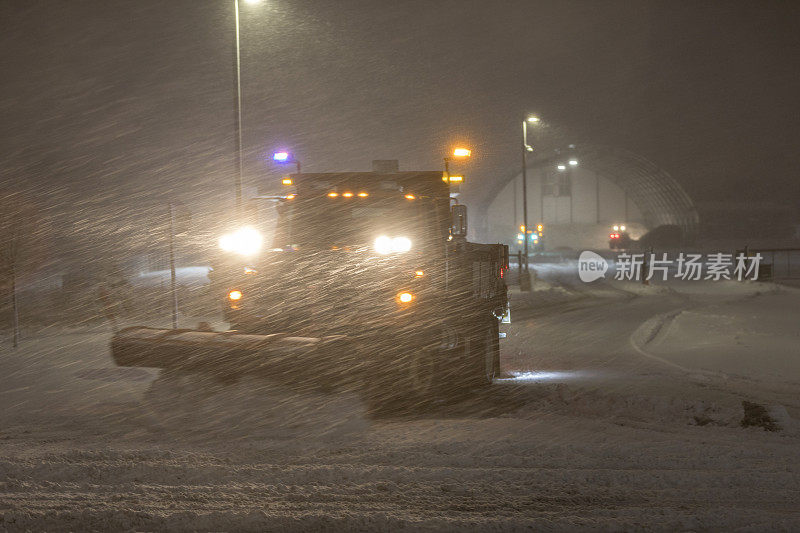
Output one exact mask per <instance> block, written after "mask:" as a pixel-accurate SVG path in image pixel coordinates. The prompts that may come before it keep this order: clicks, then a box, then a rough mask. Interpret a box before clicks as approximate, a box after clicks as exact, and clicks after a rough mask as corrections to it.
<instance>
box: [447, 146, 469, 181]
mask: <svg viewBox="0 0 800 533" xmlns="http://www.w3.org/2000/svg"><path fill="white" fill-rule="evenodd" d="M471 155H472V150H470V149H468V148H456V149H455V150H453V155H452V156H447V157H445V158H444V173H445V175H446V176H447V180H448V182H449V181H450V160H451V159H452V158H453V157H459V158H460V157H469V156H471Z"/></svg>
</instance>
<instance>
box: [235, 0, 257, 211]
mask: <svg viewBox="0 0 800 533" xmlns="http://www.w3.org/2000/svg"><path fill="white" fill-rule="evenodd" d="M245 1H246V2H247V3H248V4H257V3H258V2H259V1H260V0H245ZM233 12H234V20H235V29H236V46H235V52H236V53H235V56H234V64H233V68H234V76H235V78H236V90H235V91H234V96H233V105H234V127H235V128H236V137H235V141H236V176H235V178H234V179H235V182H234V183H235V188H236V216H237V218H239V219H241V217H242V167H243V165H242V57H241V47H240V46H239V0H233Z"/></svg>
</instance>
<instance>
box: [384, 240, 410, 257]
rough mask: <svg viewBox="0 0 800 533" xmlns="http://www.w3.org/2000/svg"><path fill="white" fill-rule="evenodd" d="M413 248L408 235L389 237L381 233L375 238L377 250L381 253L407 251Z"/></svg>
mask: <svg viewBox="0 0 800 533" xmlns="http://www.w3.org/2000/svg"><path fill="white" fill-rule="evenodd" d="M410 249H411V240H410V239H408V238H407V237H387V236H386V235H381V236H380V237H378V238H377V239H375V251H376V252H378V253H379V254H381V255H386V254H391V253H402V252H407V251H409V250H410Z"/></svg>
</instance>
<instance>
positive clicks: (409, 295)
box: [395, 291, 416, 305]
mask: <svg viewBox="0 0 800 533" xmlns="http://www.w3.org/2000/svg"><path fill="white" fill-rule="evenodd" d="M414 300H416V296H415V295H414V293H413V292H409V291H400V292H398V293H397V296H395V301H396V302H397V303H398V304H400V305H407V304H410V303H411V302H413V301H414Z"/></svg>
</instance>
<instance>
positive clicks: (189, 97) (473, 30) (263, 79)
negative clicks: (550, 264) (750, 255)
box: [0, 0, 800, 210]
mask: <svg viewBox="0 0 800 533" xmlns="http://www.w3.org/2000/svg"><path fill="white" fill-rule="evenodd" d="M0 20H2V29H3V31H2V32H0V40H1V41H2V45H1V46H0V64H1V65H2V72H3V75H2V77H0V86H1V87H2V92H1V93H0V112H1V113H2V120H0V139H2V151H1V152H0V171H1V172H2V174H0V176H1V177H0V181H2V186H3V187H13V188H23V189H27V190H30V191H33V193H34V194H35V195H36V196H39V197H45V196H46V197H47V199H48V200H47V201H49V202H50V203H53V204H58V205H60V206H61V207H63V206H65V205H66V206H70V205H74V206H77V207H81V206H83V207H85V206H87V205H95V204H96V205H109V202H113V204H114V205H122V204H126V205H136V204H137V203H138V202H141V203H147V202H150V203H152V202H158V201H162V200H163V199H164V198H166V197H170V198H172V197H174V198H178V199H181V200H183V201H184V202H187V203H189V204H190V205H193V206H194V207H193V209H195V210H197V209H204V207H203V206H209V205H215V206H226V205H230V204H231V203H232V201H233V192H232V185H231V184H232V182H233V169H234V166H233V157H232V151H233V106H232V103H233V99H232V97H233V85H232V84H233V69H232V58H233V2H232V1H228V0H218V1H197V0H193V1H182V0H170V1H163V0H159V1H156V0H137V1H135V2H133V1H119V0H110V1H78V0H62V1H58V0H48V1H21V0H13V1H9V0H3V1H2V2H0ZM241 21H242V27H241V32H242V76H243V93H244V98H243V102H244V146H245V152H246V174H245V180H246V182H247V183H248V184H249V185H251V186H253V185H255V184H256V183H257V182H260V183H262V184H264V185H269V184H274V183H275V181H276V178H277V177H279V176H280V170H279V169H274V168H273V167H272V165H271V164H270V162H269V161H268V160H267V159H266V156H267V154H269V153H270V152H271V150H272V149H273V148H288V149H290V150H292V151H294V152H295V153H297V154H298V156H299V158H300V159H301V160H302V161H303V164H304V169H307V170H309V171H333V170H369V167H370V161H371V160H372V159H383V158H397V159H400V161H401V168H402V169H405V170H412V169H439V168H442V162H441V157H442V156H443V155H444V153H445V152H446V151H447V149H448V148H449V147H450V146H452V145H453V144H454V143H457V142H458V143H468V144H469V145H470V146H471V147H472V148H473V150H474V154H475V156H476V157H474V158H473V160H472V161H470V162H469V164H467V165H465V166H464V167H462V168H461V169H462V170H463V171H464V172H465V173H466V175H467V177H468V179H469V180H470V188H469V190H468V191H467V192H468V194H469V193H471V194H472V195H473V197H474V196H475V195H479V194H480V193H481V190H482V189H481V184H482V183H486V182H487V181H488V180H492V179H495V178H499V177H504V176H507V175H508V174H509V172H510V171H512V170H513V169H514V168H516V167H518V166H519V161H518V160H519V137H518V136H519V133H518V130H519V122H520V120H521V119H522V117H523V116H525V114H526V113H528V112H536V113H538V114H540V115H541V116H542V117H543V118H545V119H546V120H547V121H548V122H550V123H552V124H554V125H557V126H558V127H559V128H561V129H563V130H564V131H567V132H569V133H570V134H571V136H574V139H575V141H576V142H579V143H580V142H592V143H601V144H606V145H611V146H614V147H618V148H623V149H627V150H630V151H633V152H636V153H638V154H640V155H643V156H645V157H647V158H649V159H651V160H652V161H654V162H655V163H656V164H658V165H660V166H661V167H662V168H664V169H665V170H667V171H668V172H670V173H671V174H672V175H673V176H674V177H675V178H676V179H677V180H678V181H679V182H680V183H681V184H682V185H683V186H684V187H685V188H686V189H687V191H688V192H689V194H690V195H691V196H692V197H693V198H694V199H695V200H696V201H699V202H707V201H712V200H719V199H722V200H734V201H748V200H751V199H756V200H762V201H774V202H778V203H780V204H783V205H786V204H791V203H796V202H797V200H798V199H800V186H798V179H797V169H798V168H799V167H800V156H798V146H799V145H800V133H798V132H800V104H798V101H800V69H798V68H797V65H798V58H800V3H798V2H769V1H752V2H730V1H726V2H722V1H720V2H696V1H689V2H681V1H670V2H635V1H630V2H608V1H604V2H597V1H580V2H569V1H562V0H559V1H550V2H536V1H508V2H488V1H482V2H481V1H431V0H426V1H392V2H382V1H376V0H338V1H336V2H321V1H316V2H315V1H302V2H301V1H298V0H264V1H263V2H262V3H261V4H260V5H249V4H247V3H246V2H244V1H243V3H242V6H241ZM70 202H75V203H70ZM86 202H88V203H86ZM92 202H95V204H92Z"/></svg>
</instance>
